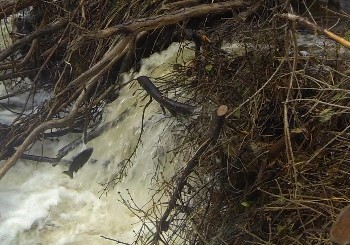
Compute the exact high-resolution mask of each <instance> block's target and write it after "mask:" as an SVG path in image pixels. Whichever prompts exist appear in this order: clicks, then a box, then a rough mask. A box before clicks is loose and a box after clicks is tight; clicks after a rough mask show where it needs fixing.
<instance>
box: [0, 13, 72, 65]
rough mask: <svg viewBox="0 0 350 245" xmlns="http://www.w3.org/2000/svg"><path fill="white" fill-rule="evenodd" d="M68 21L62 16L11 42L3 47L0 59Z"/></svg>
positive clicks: (61, 26) (59, 27)
mask: <svg viewBox="0 0 350 245" xmlns="http://www.w3.org/2000/svg"><path fill="white" fill-rule="evenodd" d="M68 23H69V21H68V19H67V18H62V19H60V20H58V21H56V22H55V23H52V24H50V25H48V26H47V27H45V28H43V29H39V30H37V31H34V32H32V33H31V34H29V35H27V36H25V37H23V38H21V39H19V40H17V41H16V42H14V43H13V44H11V45H10V46H9V47H8V48H7V49H5V50H4V51H2V52H1V53H0V61H3V60H4V59H6V58H7V57H9V56H10V55H11V54H13V53H14V52H15V51H16V50H18V49H19V48H21V47H23V46H24V45H26V44H27V43H29V42H31V41H33V40H34V39H36V38H37V37H40V36H43V35H46V34H49V33H51V32H55V31H57V30H59V29H61V28H63V27H65V26H66V25H67V24H68Z"/></svg>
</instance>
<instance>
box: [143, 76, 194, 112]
mask: <svg viewBox="0 0 350 245" xmlns="http://www.w3.org/2000/svg"><path fill="white" fill-rule="evenodd" d="M137 81H138V82H139V84H140V85H141V86H142V88H143V89H144V90H146V92H147V93H148V94H149V95H150V96H151V97H152V98H153V99H155V100H156V101H157V102H158V103H159V104H160V105H161V106H163V107H164V108H167V109H168V110H169V111H170V112H171V114H172V115H176V114H177V113H180V114H192V113H193V111H194V109H195V107H194V106H191V105H187V104H184V103H180V102H177V101H175V100H172V99H169V98H167V97H164V96H163V94H162V93H161V92H160V91H159V89H158V88H157V87H156V86H155V85H154V84H153V83H152V81H151V80H150V79H149V78H148V77H146V76H140V77H138V78H137Z"/></svg>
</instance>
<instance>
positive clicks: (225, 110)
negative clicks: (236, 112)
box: [216, 105, 228, 117]
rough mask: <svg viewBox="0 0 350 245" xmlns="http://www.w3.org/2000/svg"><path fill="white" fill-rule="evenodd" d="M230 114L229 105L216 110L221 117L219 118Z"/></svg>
mask: <svg viewBox="0 0 350 245" xmlns="http://www.w3.org/2000/svg"><path fill="white" fill-rule="evenodd" d="M227 112H228V107H227V105H221V106H219V108H218V109H217V110H216V114H217V115H218V116H219V117H223V116H225V115H226V114H227Z"/></svg>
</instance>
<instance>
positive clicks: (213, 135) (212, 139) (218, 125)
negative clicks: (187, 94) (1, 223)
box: [154, 105, 228, 241]
mask: <svg viewBox="0 0 350 245" xmlns="http://www.w3.org/2000/svg"><path fill="white" fill-rule="evenodd" d="M227 112H228V107H227V106H226V105H221V106H220V107H219V108H218V109H217V111H216V117H215V119H214V121H213V123H212V126H211V129H212V130H211V132H210V135H209V136H208V138H207V140H205V141H204V142H203V143H202V145H201V146H200V147H199V148H198V150H197V151H196V153H195V154H194V156H193V157H192V158H191V160H190V161H188V162H187V164H186V167H185V168H184V170H183V172H182V174H181V176H180V178H179V179H178V181H177V184H176V187H175V190H174V192H173V193H172V195H171V196H170V200H169V202H168V206H167V208H166V210H165V212H164V213H163V215H162V217H161V218H160V220H159V222H158V227H157V231H156V233H155V235H154V240H155V241H157V240H160V239H161V238H160V235H161V233H162V232H163V231H167V230H168V228H169V225H170V222H171V220H168V217H169V215H170V213H171V211H172V210H173V209H174V208H175V207H176V202H177V200H178V199H179V198H180V196H181V192H182V190H183V188H184V186H185V184H186V179H187V177H188V176H189V175H190V174H191V173H192V172H193V170H194V168H195V167H196V166H197V165H198V163H199V158H200V156H201V155H202V154H203V153H204V152H205V151H206V150H207V149H208V147H209V145H211V144H216V142H217V140H218V137H219V135H220V132H221V129H222V127H223V125H224V121H225V116H226V114H227Z"/></svg>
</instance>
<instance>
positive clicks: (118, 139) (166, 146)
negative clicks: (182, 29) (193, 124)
mask: <svg viewBox="0 0 350 245" xmlns="http://www.w3.org/2000/svg"><path fill="white" fill-rule="evenodd" d="M178 50H179V44H177V43H174V44H173V45H171V46H170V47H169V48H168V49H167V50H166V51H163V52H162V53H159V54H154V55H152V56H151V57H150V58H147V59H144V60H143V61H142V66H141V70H140V71H139V72H138V73H133V74H132V73H130V74H127V75H125V77H124V81H130V80H133V79H134V78H136V77H138V76H140V75H146V76H150V77H160V76H163V75H166V74H167V73H169V72H170V71H171V67H172V65H173V64H174V63H176V60H177V58H176V57H177V52H178ZM185 53H186V55H187V56H188V57H189V56H193V52H192V51H189V50H188V51H186V52H185ZM188 57H187V58H188ZM187 58H186V57H185V58H184V59H187ZM180 60H183V59H180ZM1 89H2V90H3V88H1ZM4 93H5V91H4V90H3V91H1V94H4ZM24 97H25V96H24ZM49 97H50V95H48V94H45V95H44V94H41V95H40V96H39V97H38V98H37V99H38V100H39V102H40V101H42V100H43V99H47V98H49ZM23 100H25V98H22V99H21V98H18V101H17V102H22V103H24V101H23ZM147 102H148V98H145V92H144V91H142V90H141V89H140V87H139V85H138V84H137V83H136V82H132V83H130V85H127V86H125V87H124V88H123V89H122V90H121V91H120V92H119V97H118V99H117V100H115V101H114V102H113V103H111V104H109V105H107V106H106V107H105V109H104V112H103V121H102V122H101V125H103V124H105V123H107V122H109V121H112V120H115V119H116V118H118V117H119V118H121V120H120V122H119V123H118V125H117V126H116V127H113V128H110V129H109V130H107V131H106V132H105V133H104V134H102V135H101V136H99V137H97V138H95V139H94V140H92V141H90V142H88V143H87V145H83V144H82V145H80V146H78V147H77V148H76V149H75V150H74V151H72V152H71V153H70V154H69V155H68V156H66V157H65V158H64V159H66V160H71V159H72V158H73V157H74V156H75V155H77V154H78V153H79V152H81V151H83V150H84V149H87V148H89V147H91V148H93V153H92V156H91V158H90V160H89V161H88V162H87V163H86V164H85V165H84V166H83V167H82V168H81V169H80V170H79V171H78V172H77V173H74V178H73V179H71V178H69V176H67V175H65V174H63V173H62V172H63V171H65V170H67V169H68V166H67V165H65V164H63V163H60V164H58V165H57V166H55V167H53V166H52V165H51V164H50V163H36V162H31V161H22V160H19V161H18V162H17V164H16V166H15V167H13V168H12V169H11V170H10V171H9V172H8V173H7V174H6V175H5V177H4V178H3V179H2V180H1V182H0V244H8V245H10V244H111V243H112V244H114V242H112V241H108V240H106V239H103V238H101V236H106V237H110V238H113V239H117V240H119V241H123V242H132V241H133V240H134V239H135V233H134V231H137V230H138V228H140V226H141V223H140V222H139V219H138V217H137V216H136V215H135V214H133V213H132V212H131V211H130V210H129V209H128V208H127V207H125V206H124V205H123V204H121V203H120V202H119V200H120V195H118V192H120V193H121V195H122V196H123V197H125V198H127V197H128V192H129V193H130V194H131V196H132V198H133V201H134V202H135V203H137V204H138V205H139V206H140V207H143V208H144V209H147V208H150V205H151V204H148V202H149V200H150V199H151V198H152V195H153V193H152V191H151V190H150V187H151V184H152V183H151V182H152V176H153V173H154V172H155V169H156V168H159V167H160V165H161V167H162V168H163V171H164V176H165V177H170V176H171V175H172V173H174V170H175V169H177V168H178V167H179V166H180V164H181V163H180V162H177V161H176V160H174V159H172V158H171V156H169V154H166V152H168V151H170V150H172V149H173V148H174V147H175V145H176V143H175V142H176V135H174V133H173V132H172V129H174V128H175V127H176V119H174V118H173V117H170V116H169V115H163V114H162V111H161V109H160V107H159V105H158V104H157V103H156V102H152V103H151V104H150V105H149V106H148V108H147V109H146V112H145V118H144V127H143V130H144V132H143V135H142V139H141V141H142V142H141V144H140V145H139V147H138V148H137V152H136V155H135V156H134V157H133V158H132V165H131V168H130V169H129V171H128V175H127V176H126V177H125V179H124V180H123V181H122V182H121V183H120V184H118V185H117V186H116V187H115V188H114V189H112V190H110V191H109V192H108V195H107V196H106V195H102V196H101V193H100V191H101V190H102V189H103V186H101V184H100V183H106V182H108V180H110V179H111V178H113V176H114V174H115V173H116V172H118V169H119V167H120V162H121V161H122V160H123V159H125V158H127V157H128V156H129V155H130V154H131V153H132V151H133V150H134V148H135V146H136V144H137V141H138V137H139V134H140V132H141V118H142V113H143V109H144V105H145V104H146V103H147ZM0 113H1V114H2V116H1V117H0V118H1V119H0V120H1V123H9V121H11V119H13V115H5V114H4V113H3V112H1V111H0ZM11 116H12V117H11ZM77 137H81V136H80V135H79V136H77V135H73V134H72V135H66V136H64V137H62V138H61V139H60V140H59V141H58V140H56V141H55V140H48V139H47V140H45V141H44V142H38V143H37V144H36V145H35V146H34V147H33V148H32V149H31V150H30V151H29V152H28V154H33V155H40V154H43V155H44V156H48V157H55V156H56V154H57V152H58V150H59V149H61V148H62V147H63V146H65V145H67V144H68V143H69V142H70V141H72V140H73V139H75V138H77ZM170 161H171V164H169V162H170ZM167 163H168V164H167ZM1 164H3V162H1Z"/></svg>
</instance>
